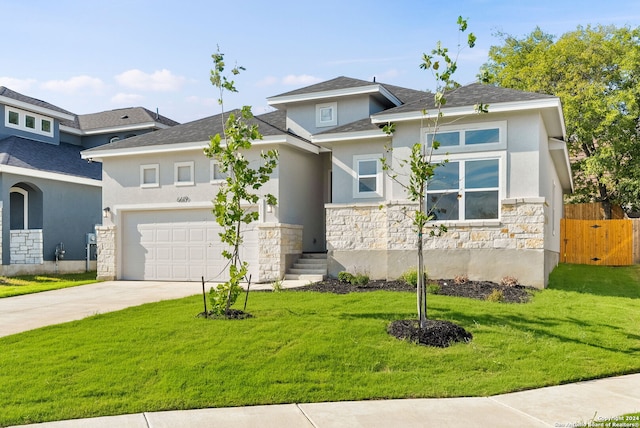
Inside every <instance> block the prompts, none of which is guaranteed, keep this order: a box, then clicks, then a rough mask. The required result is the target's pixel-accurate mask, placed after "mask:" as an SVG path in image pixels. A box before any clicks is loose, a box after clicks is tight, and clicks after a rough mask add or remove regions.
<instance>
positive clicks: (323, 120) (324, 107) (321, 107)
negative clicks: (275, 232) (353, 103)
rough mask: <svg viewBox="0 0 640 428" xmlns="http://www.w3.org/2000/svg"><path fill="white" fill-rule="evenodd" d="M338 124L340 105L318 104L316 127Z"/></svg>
mask: <svg viewBox="0 0 640 428" xmlns="http://www.w3.org/2000/svg"><path fill="white" fill-rule="evenodd" d="M337 124H338V103H327V104H316V127H318V128H321V127H323V126H335V125H337Z"/></svg>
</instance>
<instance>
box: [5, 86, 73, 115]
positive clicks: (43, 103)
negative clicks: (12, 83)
mask: <svg viewBox="0 0 640 428" xmlns="http://www.w3.org/2000/svg"><path fill="white" fill-rule="evenodd" d="M0 96H3V97H7V98H11V99H13V100H16V101H22V102H24V103H28V104H32V105H34V106H38V107H42V108H46V109H49V110H53V111H57V112H59V113H64V114H69V115H71V116H75V113H71V112H70V111H68V110H65V109H63V108H60V107H58V106H54V105H53V104H49V103H48V102H46V101H42V100H39V99H37V98H32V97H28V96H26V95H22V94H21V93H19V92H16V91H12V90H11V89H9V88H7V87H6V86H0Z"/></svg>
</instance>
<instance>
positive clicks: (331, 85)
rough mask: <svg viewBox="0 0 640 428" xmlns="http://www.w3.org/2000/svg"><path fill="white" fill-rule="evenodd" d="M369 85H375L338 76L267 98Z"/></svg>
mask: <svg viewBox="0 0 640 428" xmlns="http://www.w3.org/2000/svg"><path fill="white" fill-rule="evenodd" d="M370 85H375V83H374V82H367V81H366V80H360V79H353V78H351V77H345V76H340V77H336V78H335V79H331V80H327V81H325V82H320V83H316V84H314V85H310V86H305V87H304V88H300V89H294V90H293V91H289V92H285V93H284V94H280V95H275V96H273V97H269V98H277V97H288V96H291V95H303V94H312V93H315V92H325V91H333V90H336V89H349V88H359V87H361V86H370Z"/></svg>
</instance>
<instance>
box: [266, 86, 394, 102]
mask: <svg viewBox="0 0 640 428" xmlns="http://www.w3.org/2000/svg"><path fill="white" fill-rule="evenodd" d="M376 93H379V94H381V95H383V96H384V97H385V98H386V99H388V100H389V101H391V102H392V103H393V104H394V105H396V106H399V105H401V104H402V102H401V101H400V100H399V99H398V98H397V97H396V96H395V95H393V94H392V93H391V92H389V91H388V90H387V89H386V88H385V87H384V86H382V85H379V84H373V85H368V86H359V87H355V88H344V89H333V90H330V91H321V92H310V93H306V94H296V95H284V96H276V97H270V98H267V103H268V104H269V105H270V106H279V105H284V104H288V103H298V102H304V101H318V100H322V99H328V98H339V97H346V96H352V95H363V94H376Z"/></svg>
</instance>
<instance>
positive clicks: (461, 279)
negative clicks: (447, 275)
mask: <svg viewBox="0 0 640 428" xmlns="http://www.w3.org/2000/svg"><path fill="white" fill-rule="evenodd" d="M467 282H469V277H468V276H467V275H456V276H454V277H453V283H454V284H456V285H462V284H466V283H467Z"/></svg>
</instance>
